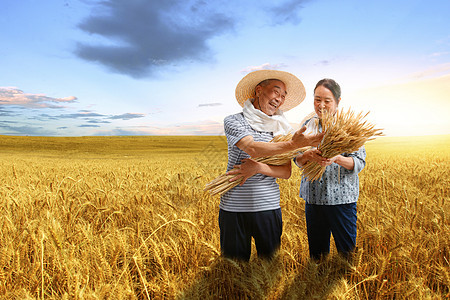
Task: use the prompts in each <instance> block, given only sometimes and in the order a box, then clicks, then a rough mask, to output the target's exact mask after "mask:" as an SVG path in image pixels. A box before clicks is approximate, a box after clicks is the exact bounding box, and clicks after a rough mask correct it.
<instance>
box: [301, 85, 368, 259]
mask: <svg viewBox="0 0 450 300" xmlns="http://www.w3.org/2000/svg"><path fill="white" fill-rule="evenodd" d="M340 101H341V88H340V86H339V85H338V84H337V83H336V82H335V81H334V80H332V79H322V80H320V81H319V82H318V83H317V85H316V87H315V89H314V110H315V112H316V116H315V117H313V118H312V119H309V120H308V121H306V122H305V125H306V126H307V128H308V131H311V132H321V131H322V127H321V119H322V113H323V112H324V110H327V111H329V112H332V113H335V112H336V111H337V108H338V105H339V102H340ZM320 154H321V153H320V151H319V150H318V149H317V148H312V149H310V150H308V151H305V152H304V153H302V154H299V155H298V156H297V157H296V158H295V159H294V162H295V164H296V165H297V166H299V167H301V166H303V165H304V164H305V163H306V162H308V161H314V162H317V163H319V164H320V165H322V166H324V167H326V169H325V172H324V174H323V176H322V178H321V179H320V180H316V181H308V180H307V179H306V178H305V177H303V178H302V180H301V185H300V197H301V198H303V199H304V200H305V202H306V206H305V215H306V228H307V234H308V244H309V253H310V257H311V258H313V259H319V258H320V257H322V256H323V255H325V254H328V253H329V252H330V237H331V234H333V238H334V241H335V244H336V248H337V250H338V252H339V253H341V254H342V255H344V256H346V257H349V256H350V254H351V252H352V250H353V249H354V248H355V244H356V221H357V216H356V202H357V200H358V196H359V179H358V173H359V172H361V170H362V169H363V168H364V166H365V164H366V162H365V158H366V152H365V149H364V147H361V148H360V149H359V150H358V151H356V152H353V153H342V154H341V155H337V156H335V157H333V158H330V159H324V158H323V157H322V156H321V155H320Z"/></svg>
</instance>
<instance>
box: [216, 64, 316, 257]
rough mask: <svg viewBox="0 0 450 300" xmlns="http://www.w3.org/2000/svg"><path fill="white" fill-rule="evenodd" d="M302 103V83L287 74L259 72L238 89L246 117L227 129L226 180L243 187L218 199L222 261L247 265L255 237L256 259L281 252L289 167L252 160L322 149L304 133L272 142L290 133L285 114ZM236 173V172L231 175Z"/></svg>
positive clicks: (231, 120) (233, 119) (229, 122)
mask: <svg viewBox="0 0 450 300" xmlns="http://www.w3.org/2000/svg"><path fill="white" fill-rule="evenodd" d="M304 97H305V90H304V88H303V84H302V82H301V81H300V80H299V79H298V78H297V77H295V76H294V75H292V74H290V73H287V72H282V71H275V70H260V71H255V72H252V73H249V74H247V75H246V76H245V77H244V78H242V80H241V81H240V82H239V83H238V85H237V87H236V99H237V100H238V103H239V104H240V105H241V106H242V107H243V111H242V112H240V113H237V114H234V115H230V116H228V117H226V118H225V120H224V128H225V135H226V137H227V142H228V166H227V171H228V174H235V175H236V177H235V179H237V178H240V177H242V178H243V181H242V183H241V184H240V185H239V186H236V187H234V188H233V189H231V190H230V191H228V192H226V193H224V194H223V195H222V196H221V199H220V205H219V208H220V210H219V228H220V248H221V252H222V255H223V256H225V257H228V258H236V259H240V260H249V259H250V255H251V239H252V237H253V238H254V240H255V245H256V250H257V253H258V256H261V257H268V258H270V257H271V256H272V255H273V254H274V252H275V251H276V250H277V249H278V248H279V246H280V241H281V233H282V217H281V209H280V191H279V187H278V184H277V183H276V178H289V177H290V176H291V164H290V163H288V164H286V165H283V166H271V165H266V164H263V163H260V162H256V161H254V160H252V159H250V157H260V156H270V155H275V154H280V153H284V152H288V151H291V150H295V149H297V148H300V147H304V146H308V145H317V144H318V143H319V141H320V140H321V137H322V136H321V134H315V135H304V134H303V131H304V130H305V129H302V130H300V131H298V132H296V133H295V134H294V136H293V138H292V140H290V141H285V142H278V143H272V142H270V141H271V140H272V138H273V137H274V136H275V135H279V134H287V133H289V132H290V131H291V130H292V128H291V126H290V125H289V122H288V121H287V120H286V119H285V117H284V115H283V111H286V110H289V109H291V108H293V107H295V106H296V105H298V104H300V102H302V101H303V99H304ZM234 167H236V168H237V170H235V171H231V170H232V169H233V168H234ZM253 175H254V176H253Z"/></svg>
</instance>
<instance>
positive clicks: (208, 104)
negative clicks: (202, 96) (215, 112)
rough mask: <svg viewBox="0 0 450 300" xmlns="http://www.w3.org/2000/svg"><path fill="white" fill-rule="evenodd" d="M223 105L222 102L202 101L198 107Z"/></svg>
mask: <svg viewBox="0 0 450 300" xmlns="http://www.w3.org/2000/svg"><path fill="white" fill-rule="evenodd" d="M220 105H223V104H222V103H202V104H199V105H198V107H205V106H220Z"/></svg>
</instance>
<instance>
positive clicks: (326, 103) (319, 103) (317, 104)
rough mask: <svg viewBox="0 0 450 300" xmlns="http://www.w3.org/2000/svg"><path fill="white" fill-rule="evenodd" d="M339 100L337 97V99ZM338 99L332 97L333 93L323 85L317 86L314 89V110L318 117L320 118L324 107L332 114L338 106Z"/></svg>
mask: <svg viewBox="0 0 450 300" xmlns="http://www.w3.org/2000/svg"><path fill="white" fill-rule="evenodd" d="M340 100H341V99H340V98H339V99H338V101H340ZM338 101H336V99H334V96H333V93H332V92H331V91H330V90H329V89H327V88H326V87H324V86H323V85H320V86H318V87H317V88H316V90H315V91H314V110H315V112H316V114H317V116H318V117H319V118H320V119H322V113H323V111H324V110H325V109H326V110H327V111H329V112H331V113H332V114H334V113H335V112H336V110H337V107H338Z"/></svg>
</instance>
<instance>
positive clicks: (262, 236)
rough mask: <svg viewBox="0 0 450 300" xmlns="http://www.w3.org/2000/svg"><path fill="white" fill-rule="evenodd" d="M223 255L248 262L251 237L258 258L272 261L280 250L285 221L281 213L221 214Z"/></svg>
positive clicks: (271, 211)
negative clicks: (253, 240)
mask: <svg viewBox="0 0 450 300" xmlns="http://www.w3.org/2000/svg"><path fill="white" fill-rule="evenodd" d="M219 228H220V249H221V251H222V255H223V256H224V257H227V258H234V259H240V260H246V261H248V260H249V259H250V254H251V241H252V237H253V238H254V239H255V245H256V251H257V253H258V256H259V257H263V258H271V257H272V256H273V254H274V253H275V252H276V250H277V249H278V248H279V247H280V243H281V233H282V228H283V221H282V218H281V209H280V208H279V209H275V210H268V211H261V212H229V211H225V210H222V209H221V210H220V211H219Z"/></svg>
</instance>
